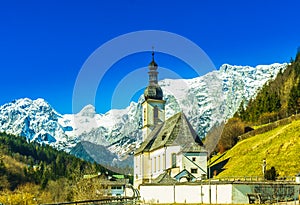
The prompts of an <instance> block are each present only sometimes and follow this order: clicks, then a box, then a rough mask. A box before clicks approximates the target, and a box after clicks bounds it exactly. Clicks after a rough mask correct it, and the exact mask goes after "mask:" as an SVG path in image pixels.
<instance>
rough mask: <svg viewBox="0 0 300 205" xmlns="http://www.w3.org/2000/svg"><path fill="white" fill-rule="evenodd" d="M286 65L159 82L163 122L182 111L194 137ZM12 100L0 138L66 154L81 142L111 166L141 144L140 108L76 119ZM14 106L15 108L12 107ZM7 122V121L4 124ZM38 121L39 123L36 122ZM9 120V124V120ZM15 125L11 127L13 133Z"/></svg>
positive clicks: (90, 112)
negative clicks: (105, 155) (98, 149)
mask: <svg viewBox="0 0 300 205" xmlns="http://www.w3.org/2000/svg"><path fill="white" fill-rule="evenodd" d="M286 66H287V64H271V65H259V66H256V67H251V66H231V65H229V64H224V65H222V66H221V67H220V69H219V70H216V71H212V72H210V73H208V74H206V75H204V76H200V77H197V78H193V79H177V80H172V79H165V80H162V81H160V82H159V84H160V86H161V87H162V89H163V92H164V99H165V100H166V102H167V103H166V118H168V117H171V116H172V115H174V114H175V113H177V112H179V111H183V112H184V113H185V114H186V115H187V118H188V119H189V121H190V122H191V124H192V126H193V127H194V129H195V130H196V131H197V133H198V135H199V136H200V137H204V136H205V134H206V133H207V132H208V131H209V129H210V128H211V127H212V126H214V125H215V124H217V123H220V122H221V121H223V120H225V119H227V118H229V117H231V116H232V115H233V114H234V113H235V112H236V110H237V108H238V107H239V105H240V103H241V101H242V100H244V101H245V102H247V101H248V100H250V99H251V98H252V97H254V96H255V94H256V92H257V90H258V89H259V88H261V87H262V86H263V85H264V84H265V83H266V82H267V81H268V80H270V79H273V78H274V77H275V76H276V75H277V73H278V72H279V71H280V70H282V69H285V68H286ZM21 101H22V100H21V99H19V100H16V101H14V102H11V103H7V104H5V105H3V106H1V107H0V125H1V126H0V132H7V133H11V134H17V135H22V136H25V137H26V138H27V139H28V140H29V141H31V140H33V141H39V142H40V143H45V144H49V145H52V146H54V147H56V148H57V149H63V150H65V151H67V152H70V151H71V150H72V148H73V147H75V146H76V144H78V143H79V142H81V141H89V142H90V143H93V144H97V145H101V146H104V147H106V148H107V149H108V150H109V151H110V152H111V153H113V154H116V156H117V157H116V158H115V159H114V160H113V161H116V160H117V161H118V160H121V161H122V160H126V159H127V158H128V156H130V155H132V153H133V151H134V149H135V148H137V147H138V146H139V144H140V143H141V141H142V137H141V131H140V130H139V128H140V127H141V124H142V113H141V103H142V102H143V96H141V97H140V99H139V101H138V102H132V103H131V104H130V105H129V106H128V107H127V108H125V109H121V110H110V111H108V112H107V113H105V114H97V113H96V111H95V107H94V106H92V105H87V106H85V107H84V108H83V109H82V110H81V111H80V112H79V113H77V114H65V115H61V114H59V113H57V112H56V111H55V110H54V109H53V108H52V107H51V106H50V105H49V104H48V103H47V102H45V100H43V99H38V100H33V101H32V100H30V99H28V98H25V99H24V103H23V104H22V102H21ZM16 102H17V103H16ZM8 116H13V117H14V118H12V120H10V121H9V120H8V118H9V117H8ZM37 116H39V118H37ZM9 119H10V118H9ZM15 125H17V127H16V128H15Z"/></svg>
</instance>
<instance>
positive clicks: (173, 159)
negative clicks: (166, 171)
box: [172, 153, 176, 168]
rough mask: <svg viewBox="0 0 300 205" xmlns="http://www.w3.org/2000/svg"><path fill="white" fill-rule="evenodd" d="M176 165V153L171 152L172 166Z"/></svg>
mask: <svg viewBox="0 0 300 205" xmlns="http://www.w3.org/2000/svg"><path fill="white" fill-rule="evenodd" d="M175 167H176V154H175V153H172V168H175Z"/></svg>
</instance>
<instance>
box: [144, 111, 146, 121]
mask: <svg viewBox="0 0 300 205" xmlns="http://www.w3.org/2000/svg"><path fill="white" fill-rule="evenodd" d="M144 121H146V108H144Z"/></svg>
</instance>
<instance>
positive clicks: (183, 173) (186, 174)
mask: <svg viewBox="0 0 300 205" xmlns="http://www.w3.org/2000/svg"><path fill="white" fill-rule="evenodd" d="M183 177H185V178H187V179H188V181H192V180H193V179H196V177H195V176H194V175H192V174H191V173H190V172H189V171H188V170H186V169H184V170H182V171H181V172H179V173H178V174H176V175H175V176H174V178H175V179H176V180H177V181H180V179H181V178H183Z"/></svg>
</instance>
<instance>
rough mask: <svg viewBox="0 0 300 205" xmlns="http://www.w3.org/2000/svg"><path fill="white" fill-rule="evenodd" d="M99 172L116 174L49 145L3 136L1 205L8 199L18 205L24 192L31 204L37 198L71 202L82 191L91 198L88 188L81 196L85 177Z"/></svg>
mask: <svg viewBox="0 0 300 205" xmlns="http://www.w3.org/2000/svg"><path fill="white" fill-rule="evenodd" d="M99 172H102V173H103V172H109V173H110V174H113V173H112V172H111V171H109V170H107V169H105V168H104V167H102V166H101V165H99V164H96V163H89V162H86V161H84V160H82V159H79V158H76V157H75V156H73V155H69V154H67V153H66V152H64V151H57V150H56V149H54V148H52V147H50V146H48V145H40V144H38V143H35V142H32V143H29V142H27V141H26V140H25V138H23V137H17V136H13V135H7V134H5V133H1V134H0V202H2V203H4V202H3V200H7V199H8V198H10V199H11V200H13V201H14V203H15V204H18V203H20V201H19V199H18V197H20V194H21V193H22V194H21V195H22V196H28V197H29V198H30V199H28V200H29V201H31V202H32V203H34V201H33V200H37V199H39V202H42V201H44V202H52V201H69V200H72V199H76V198H77V195H78V194H79V192H81V193H80V195H86V196H88V195H89V194H91V193H89V191H92V190H91V189H90V190H88V189H86V193H82V192H83V191H82V190H83V189H82V188H83V187H84V183H82V182H81V181H82V178H83V175H84V174H95V173H99ZM78 184H81V185H80V186H81V187H78ZM79 188H80V189H79ZM4 196H5V197H6V198H5V197H4ZM3 197H4V198H3ZM28 200H27V202H28ZM14 203H13V204H14ZM28 203H29V202H28ZM29 204H30V203H29Z"/></svg>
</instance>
